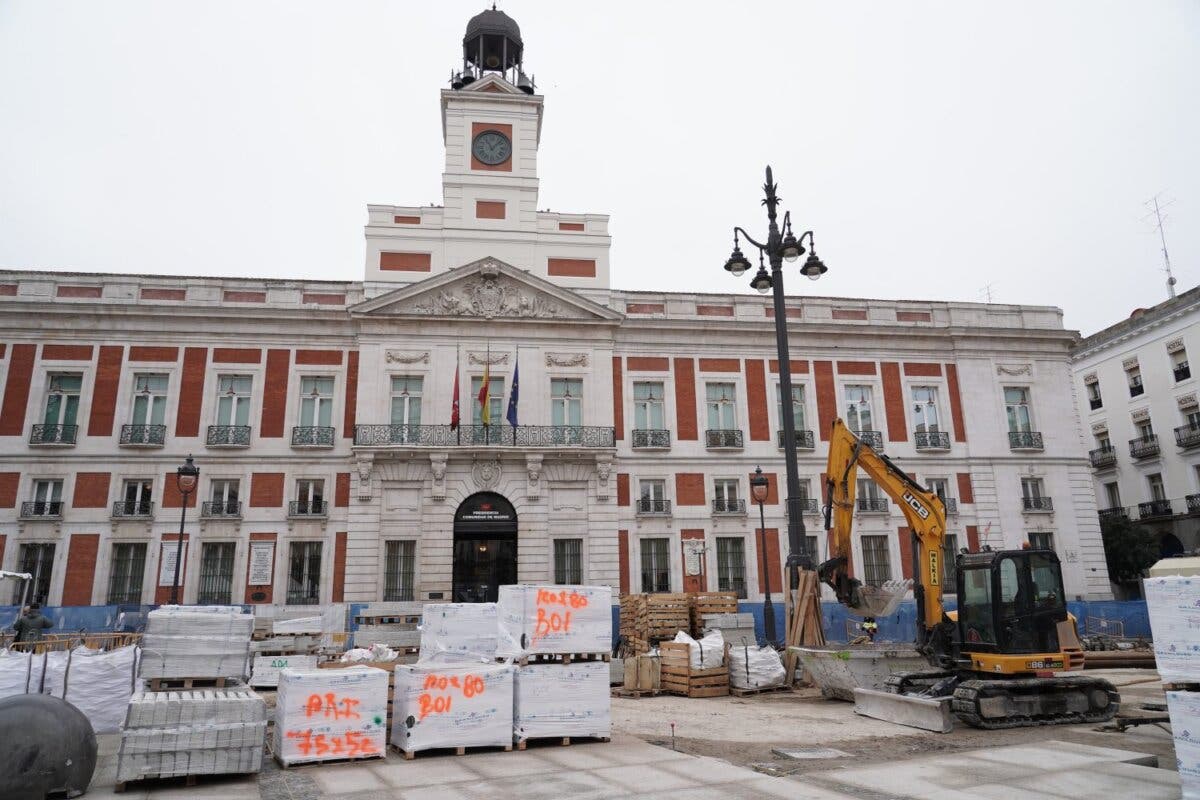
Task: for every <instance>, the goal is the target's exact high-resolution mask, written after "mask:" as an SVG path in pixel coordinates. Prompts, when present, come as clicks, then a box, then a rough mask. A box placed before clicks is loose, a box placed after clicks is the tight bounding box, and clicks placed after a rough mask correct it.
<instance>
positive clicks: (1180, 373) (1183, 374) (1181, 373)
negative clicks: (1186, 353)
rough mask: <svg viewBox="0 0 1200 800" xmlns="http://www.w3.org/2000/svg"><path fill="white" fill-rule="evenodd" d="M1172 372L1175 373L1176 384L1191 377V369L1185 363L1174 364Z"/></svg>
mask: <svg viewBox="0 0 1200 800" xmlns="http://www.w3.org/2000/svg"><path fill="white" fill-rule="evenodd" d="M1172 372H1174V373H1175V382H1176V383H1179V382H1180V381H1186V380H1187V379H1188V378H1190V377H1192V368H1191V367H1189V366H1188V362H1186V361H1180V362H1179V363H1178V364H1176V365H1175V368H1174V369H1173V370H1172Z"/></svg>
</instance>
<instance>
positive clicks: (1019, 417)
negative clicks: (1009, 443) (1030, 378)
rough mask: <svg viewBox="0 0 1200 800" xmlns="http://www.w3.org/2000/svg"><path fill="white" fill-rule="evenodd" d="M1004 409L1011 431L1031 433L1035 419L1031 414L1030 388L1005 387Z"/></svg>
mask: <svg viewBox="0 0 1200 800" xmlns="http://www.w3.org/2000/svg"><path fill="white" fill-rule="evenodd" d="M1004 410H1005V413H1006V414H1007V416H1008V431H1009V433H1029V432H1030V431H1032V430H1033V420H1032V418H1031V417H1030V415H1029V389H1027V388H1025V387H1022V386H1006V387H1004Z"/></svg>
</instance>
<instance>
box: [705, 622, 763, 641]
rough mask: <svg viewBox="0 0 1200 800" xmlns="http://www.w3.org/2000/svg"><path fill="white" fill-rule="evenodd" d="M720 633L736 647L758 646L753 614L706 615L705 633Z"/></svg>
mask: <svg viewBox="0 0 1200 800" xmlns="http://www.w3.org/2000/svg"><path fill="white" fill-rule="evenodd" d="M712 631H720V632H721V638H723V639H724V640H725V641H726V642H729V644H731V645H733V646H734V647H741V646H750V647H757V646H758V634H757V633H755V630H754V615H753V614H705V615H704V632H705V633H711V632H712Z"/></svg>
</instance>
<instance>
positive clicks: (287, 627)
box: [271, 617, 322, 636]
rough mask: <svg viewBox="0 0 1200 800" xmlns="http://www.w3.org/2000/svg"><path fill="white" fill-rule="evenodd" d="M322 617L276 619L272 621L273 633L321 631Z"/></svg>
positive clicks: (277, 634)
mask: <svg viewBox="0 0 1200 800" xmlns="http://www.w3.org/2000/svg"><path fill="white" fill-rule="evenodd" d="M321 625H322V619H321V617H299V618H297V619H276V620H272V622H271V633H272V634H273V635H276V636H279V635H283V634H297V633H320V632H321Z"/></svg>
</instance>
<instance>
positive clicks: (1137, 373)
mask: <svg viewBox="0 0 1200 800" xmlns="http://www.w3.org/2000/svg"><path fill="white" fill-rule="evenodd" d="M1125 377H1126V378H1128V380H1129V396H1130V397H1137V396H1138V395H1140V394H1141V393H1142V392H1144V391H1146V389H1145V387H1144V386H1142V369H1141V367H1139V366H1136V365H1135V366H1132V367H1130V368H1129V369H1127V370H1125Z"/></svg>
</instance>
